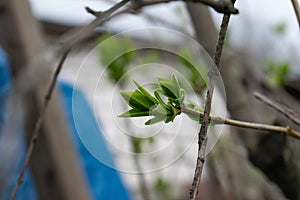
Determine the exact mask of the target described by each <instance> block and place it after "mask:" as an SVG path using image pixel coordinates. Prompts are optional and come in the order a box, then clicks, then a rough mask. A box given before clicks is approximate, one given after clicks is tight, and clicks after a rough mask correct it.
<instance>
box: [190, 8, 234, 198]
mask: <svg viewBox="0 0 300 200" xmlns="http://www.w3.org/2000/svg"><path fill="white" fill-rule="evenodd" d="M229 20H230V14H225V15H224V16H223V20H222V23H221V29H220V32H219V38H218V41H217V45H216V50H215V53H214V56H213V61H214V64H215V65H216V66H211V69H210V70H209V72H208V90H207V94H206V100H205V107H204V114H203V122H202V124H201V128H200V132H199V135H198V144H199V145H198V156H197V163H196V169H195V174H194V178H193V183H192V186H191V189H190V199H191V200H195V199H196V197H197V194H198V188H199V184H200V180H201V174H202V170H203V166H204V162H205V150H206V144H207V130H208V126H209V121H210V120H209V118H210V117H209V115H210V110H211V103H212V97H213V92H214V85H215V83H214V80H215V78H216V77H217V76H219V71H218V68H219V64H220V59H221V55H222V50H223V46H224V41H225V36H226V32H227V27H228V24H229Z"/></svg>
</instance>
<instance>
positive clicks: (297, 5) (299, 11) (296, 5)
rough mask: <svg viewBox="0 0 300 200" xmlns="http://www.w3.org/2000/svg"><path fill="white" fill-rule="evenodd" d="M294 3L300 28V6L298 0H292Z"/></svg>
mask: <svg viewBox="0 0 300 200" xmlns="http://www.w3.org/2000/svg"><path fill="white" fill-rule="evenodd" d="M291 1H292V4H293V8H294V11H295V14H296V17H297V21H298V25H299V28H300V8H299V4H298V1H297V0H291Z"/></svg>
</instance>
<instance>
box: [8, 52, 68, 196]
mask: <svg viewBox="0 0 300 200" xmlns="http://www.w3.org/2000/svg"><path fill="white" fill-rule="evenodd" d="M68 53H69V51H67V52H66V53H65V54H64V55H63V56H62V57H61V59H60V61H59V63H58V66H57V68H56V70H55V72H54V75H53V77H52V79H51V81H50V84H49V86H48V88H47V90H46V94H45V98H44V103H43V105H42V107H41V110H40V113H39V116H38V119H37V121H36V123H35V125H34V129H33V133H32V137H31V138H30V143H29V147H28V150H27V152H26V155H25V161H24V164H23V166H22V169H21V172H20V174H19V176H18V179H17V183H16V185H15V186H14V189H13V192H12V194H11V197H10V200H13V199H15V196H16V194H17V192H18V189H19V188H20V186H21V184H22V183H23V179H24V175H25V172H26V170H27V168H28V166H29V163H30V160H31V157H32V153H33V149H34V147H35V144H36V141H37V139H38V137H39V135H40V129H41V127H42V124H43V119H44V117H45V114H46V111H47V106H48V104H49V101H50V99H51V95H52V93H53V90H54V88H55V83H56V80H57V77H58V75H59V72H60V71H61V69H62V66H63V64H64V62H65V60H66V58H67V56H68Z"/></svg>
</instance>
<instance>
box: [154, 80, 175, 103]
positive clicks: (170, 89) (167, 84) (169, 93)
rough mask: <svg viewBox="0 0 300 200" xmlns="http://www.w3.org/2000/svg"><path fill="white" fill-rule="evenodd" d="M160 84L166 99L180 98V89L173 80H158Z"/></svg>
mask: <svg viewBox="0 0 300 200" xmlns="http://www.w3.org/2000/svg"><path fill="white" fill-rule="evenodd" d="M158 82H159V85H160V87H161V89H162V92H163V94H164V95H165V96H166V97H168V98H173V99H177V98H179V95H180V94H179V92H180V91H179V90H180V88H178V87H177V84H176V83H174V82H173V81H172V80H169V79H165V78H158Z"/></svg>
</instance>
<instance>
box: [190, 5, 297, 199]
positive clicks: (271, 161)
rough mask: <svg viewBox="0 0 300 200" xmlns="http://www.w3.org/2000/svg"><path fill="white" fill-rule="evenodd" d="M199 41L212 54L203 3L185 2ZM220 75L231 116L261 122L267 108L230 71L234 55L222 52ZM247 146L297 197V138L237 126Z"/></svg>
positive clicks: (211, 32)
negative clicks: (255, 99)
mask: <svg viewBox="0 0 300 200" xmlns="http://www.w3.org/2000/svg"><path fill="white" fill-rule="evenodd" d="M187 9H188V11H189V13H190V17H191V20H192V23H193V25H194V29H195V32H196V35H197V39H198V41H199V43H200V44H201V45H202V46H203V47H204V48H205V49H206V50H207V51H208V53H209V54H210V55H212V52H213V49H214V46H215V43H216V39H217V32H216V28H215V27H214V25H213V21H212V18H211V16H210V13H209V11H208V9H207V8H206V7H203V6H199V5H195V4H187ZM223 55H224V56H223V60H222V63H221V75H222V78H223V81H224V85H225V89H226V95H227V108H228V110H229V111H230V114H231V116H232V117H233V118H236V119H239V120H246V121H252V122H263V121H264V120H265V119H266V116H268V113H267V112H264V111H262V110H261V107H260V106H259V105H257V102H256V101H254V99H253V97H252V94H251V91H247V90H246V88H245V87H244V86H243V84H242V82H241V79H240V78H239V76H238V75H237V74H236V73H235V72H234V70H233V68H232V66H233V65H234V58H233V57H230V56H228V54H226V52H225V54H223ZM238 131H239V132H240V137H241V138H242V140H243V142H244V144H245V146H246V147H247V150H248V154H249V159H250V161H251V162H252V163H253V164H254V165H255V166H257V167H258V168H259V169H260V170H262V171H263V172H264V173H265V174H266V175H267V177H268V178H269V179H270V180H272V181H274V182H275V183H276V184H277V185H278V186H279V187H280V188H281V190H282V191H283V193H284V194H285V195H286V196H287V197H288V198H291V199H300V190H299V185H300V157H299V156H297V154H298V153H297V152H299V150H300V145H299V141H296V140H294V139H291V138H286V137H283V136H280V135H277V134H272V133H271V134H267V133H263V132H256V134H255V132H253V131H252V130H245V129H238Z"/></svg>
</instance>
